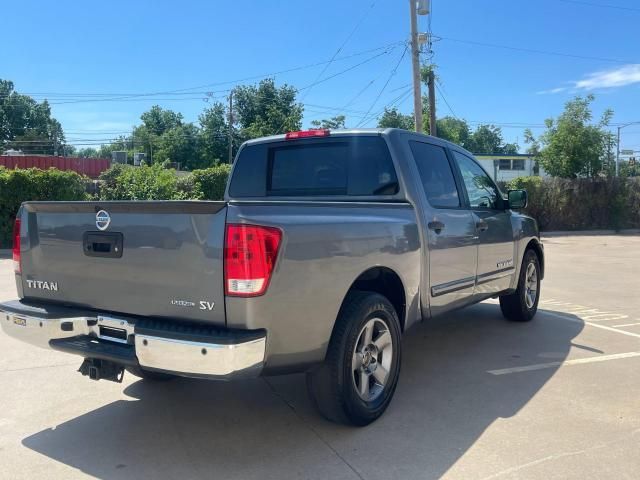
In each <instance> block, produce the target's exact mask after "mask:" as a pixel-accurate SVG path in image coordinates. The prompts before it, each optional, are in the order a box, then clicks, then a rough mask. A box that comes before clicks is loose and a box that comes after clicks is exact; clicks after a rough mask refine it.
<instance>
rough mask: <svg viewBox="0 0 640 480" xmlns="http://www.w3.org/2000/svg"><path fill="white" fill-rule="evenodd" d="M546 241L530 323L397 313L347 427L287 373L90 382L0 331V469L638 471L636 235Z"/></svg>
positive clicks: (414, 474) (277, 474) (170, 474)
mask: <svg viewBox="0 0 640 480" xmlns="http://www.w3.org/2000/svg"><path fill="white" fill-rule="evenodd" d="M545 247H546V253H547V277H546V279H545V280H544V282H543V286H542V291H543V295H542V303H541V310H540V312H539V313H538V315H537V317H536V318H535V319H534V321H533V322H531V323H528V324H513V323H508V322H506V321H504V320H503V319H502V317H501V315H500V311H499V308H498V306H497V305H496V304H495V302H485V303H483V304H480V305H477V306H474V307H471V308H468V309H466V310H463V311H460V312H458V313H455V314H452V315H450V316H448V317H447V318H441V319H435V320H432V321H429V322H425V323H424V324H422V325H420V326H418V327H416V328H415V329H413V330H411V331H410V332H409V334H408V335H407V337H406V338H405V341H404V358H403V366H402V373H401V378H400V382H399V385H398V389H397V392H396V395H395V398H394V401H393V402H392V404H391V406H390V407H389V410H388V411H387V413H386V414H385V415H384V416H383V417H382V418H381V419H380V420H379V421H378V422H376V423H375V424H373V425H371V426H369V427H366V428H361V429H355V428H346V427H342V426H337V425H333V424H330V423H327V422H325V421H324V420H323V419H321V418H320V417H319V416H318V415H317V414H316V413H315V412H314V410H313V409H312V407H311V405H310V402H309V400H308V399H307V396H306V392H305V386H304V378H303V376H301V375H292V376H286V377H275V378H269V379H256V380H251V381H244V382H240V383H228V384H225V383H213V382H202V381H194V380H187V379H180V380H176V381H173V382H169V383H163V384H149V383H147V382H143V381H139V380H137V379H136V378H134V377H132V376H130V375H128V376H125V380H124V383H122V384H120V385H119V384H115V383H110V382H104V381H101V382H92V381H90V380H88V379H86V378H84V377H82V376H81V375H80V374H79V373H77V372H76V369H77V368H78V366H79V365H80V360H79V359H77V358H75V357H71V356H67V355H64V354H59V353H55V352H50V351H46V350H39V349H35V348H32V347H30V346H27V345H23V344H21V343H19V342H16V341H14V340H12V339H10V338H8V337H6V336H5V335H3V334H0V466H1V467H0V477H1V478H11V479H14V478H28V479H34V478H47V479H55V478H61V479H62V478H64V479H72V478H86V477H96V478H101V479H120V478H136V479H138V478H149V479H159V478H181V479H190V478H221V479H226V478H233V479H253V478H255V479H288V478H319V479H342V478H346V479H358V478H366V479H390V478H394V479H395V478H398V479H404V478H407V479H414V478H415V479H430V478H440V477H444V478H451V479H460V478H463V479H494V478H498V479H545V480H546V479H548V478H562V479H573V478H575V479H584V478H597V479H616V480H618V479H625V478H628V479H637V478H639V477H640V375H639V374H638V372H639V371H640V296H639V295H638V287H640V281H639V280H638V272H640V254H639V253H638V252H640V236H585V237H577V236H574V237H556V238H549V239H546V240H545ZM14 296H15V289H14V285H13V278H12V275H11V261H10V260H7V259H0V300H7V299H11V298H13V297H14Z"/></svg>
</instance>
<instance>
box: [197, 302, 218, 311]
mask: <svg viewBox="0 0 640 480" xmlns="http://www.w3.org/2000/svg"><path fill="white" fill-rule="evenodd" d="M215 306H216V303H215V302H205V301H204V300H200V310H213V307H215Z"/></svg>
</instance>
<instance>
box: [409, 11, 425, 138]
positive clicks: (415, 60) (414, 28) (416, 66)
mask: <svg viewBox="0 0 640 480" xmlns="http://www.w3.org/2000/svg"><path fill="white" fill-rule="evenodd" d="M409 12H410V15H411V68H412V70H413V111H414V114H413V116H414V118H415V127H416V132H418V133H422V93H421V92H420V48H419V46H418V13H417V11H416V0H409Z"/></svg>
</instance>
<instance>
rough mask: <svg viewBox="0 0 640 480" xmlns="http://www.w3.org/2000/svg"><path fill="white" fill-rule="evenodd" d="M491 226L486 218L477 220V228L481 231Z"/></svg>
mask: <svg viewBox="0 0 640 480" xmlns="http://www.w3.org/2000/svg"><path fill="white" fill-rule="evenodd" d="M488 228H489V224H488V223H487V222H485V221H484V220H480V221H478V222H476V229H477V230H478V231H479V232H484V231H486V230H487V229H488Z"/></svg>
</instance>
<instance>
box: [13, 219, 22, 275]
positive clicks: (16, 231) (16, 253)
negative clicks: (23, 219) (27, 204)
mask: <svg viewBox="0 0 640 480" xmlns="http://www.w3.org/2000/svg"><path fill="white" fill-rule="evenodd" d="M20 261H21V257H20V219H19V218H16V221H15V223H14V224H13V270H14V271H15V272H16V273H20V271H21V270H22V269H21V265H20Z"/></svg>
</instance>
